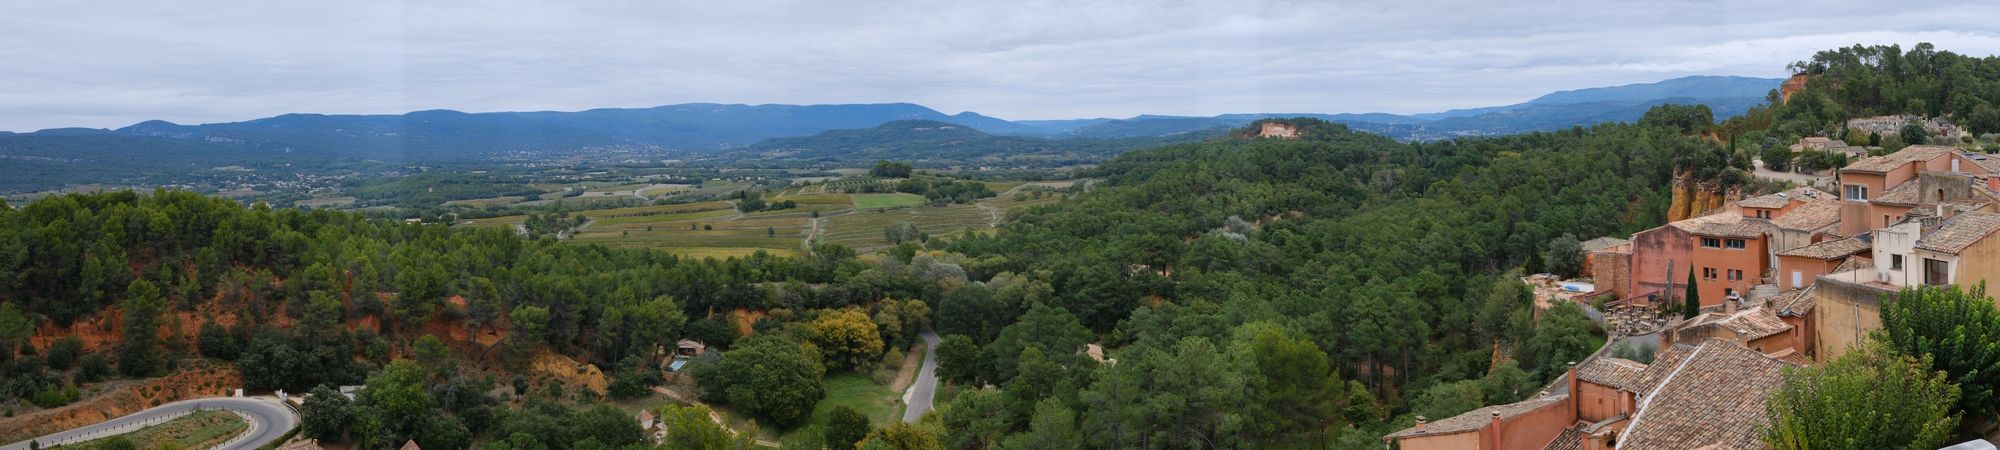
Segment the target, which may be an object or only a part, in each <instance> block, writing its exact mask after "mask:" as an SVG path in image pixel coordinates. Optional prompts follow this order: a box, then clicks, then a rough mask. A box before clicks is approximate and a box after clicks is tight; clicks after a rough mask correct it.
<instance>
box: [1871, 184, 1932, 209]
mask: <svg viewBox="0 0 2000 450" xmlns="http://www.w3.org/2000/svg"><path fill="white" fill-rule="evenodd" d="M1920 184H1921V183H1917V182H1916V180H1910V181H1905V182H1903V184H1898V185H1896V187H1892V188H1889V190H1887V191H1882V193H1881V194H1878V195H1876V196H1874V197H1871V198H1869V199H1868V202H1869V203H1882V204H1889V205H1903V206H1916V204H1917V200H1919V197H1920V196H1919V195H1917V188H1918V187H1919V185H1920Z"/></svg>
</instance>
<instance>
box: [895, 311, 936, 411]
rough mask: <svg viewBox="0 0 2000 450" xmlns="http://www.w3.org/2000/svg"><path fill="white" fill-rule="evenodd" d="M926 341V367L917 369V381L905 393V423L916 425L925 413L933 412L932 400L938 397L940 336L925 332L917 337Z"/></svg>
mask: <svg viewBox="0 0 2000 450" xmlns="http://www.w3.org/2000/svg"><path fill="white" fill-rule="evenodd" d="M917 337H918V338H922V339H923V340H924V365H923V366H921V367H918V368H917V379H916V380H914V381H912V382H910V390H909V391H907V392H904V393H903V404H904V405H909V406H908V407H906V408H903V421H904V422H908V423H916V422H917V419H922V418H923V417H924V413H926V412H930V410H931V398H932V397H936V396H937V381H938V378H937V346H938V335H937V333H932V332H929V331H925V332H924V334H920V335H917Z"/></svg>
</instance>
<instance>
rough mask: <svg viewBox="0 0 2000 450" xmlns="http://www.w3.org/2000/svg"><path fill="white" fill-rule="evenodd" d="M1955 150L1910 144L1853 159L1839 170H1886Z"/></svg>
mask: <svg viewBox="0 0 2000 450" xmlns="http://www.w3.org/2000/svg"><path fill="white" fill-rule="evenodd" d="M1955 151H1958V149H1957V148H1953V147H1944V146H1937V145H1912V146H1909V147H1904V148H1903V149H1902V150H1897V151H1896V152H1895V153H1890V154H1887V155H1882V156H1876V157H1870V158H1866V159H1862V160H1860V161H1855V162H1854V163H1853V164H1848V165H1847V167H1844V168H1841V169H1840V171H1842V172H1847V171H1858V172H1888V171H1891V170H1896V168H1898V167H1902V166H1903V165H1904V164H1909V163H1912V162H1916V161H1929V160H1930V159H1931V158H1936V157H1939V156H1944V155H1947V154H1950V153H1951V152H1955Z"/></svg>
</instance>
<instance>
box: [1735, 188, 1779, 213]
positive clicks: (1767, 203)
mask: <svg viewBox="0 0 2000 450" xmlns="http://www.w3.org/2000/svg"><path fill="white" fill-rule="evenodd" d="M1736 204H1737V205H1739V206H1742V207H1745V208H1765V209H1778V208H1783V207H1785V205H1789V204H1792V199H1791V198H1790V197H1788V196H1786V195H1785V194H1784V193H1782V192H1780V193H1776V194H1766V195H1759V196H1756V197H1750V198H1746V199H1743V201H1741V202H1737V203H1736Z"/></svg>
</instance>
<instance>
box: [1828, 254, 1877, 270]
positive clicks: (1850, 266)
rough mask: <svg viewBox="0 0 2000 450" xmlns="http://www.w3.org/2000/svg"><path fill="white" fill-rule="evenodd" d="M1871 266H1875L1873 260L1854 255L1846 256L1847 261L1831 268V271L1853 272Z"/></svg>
mask: <svg viewBox="0 0 2000 450" xmlns="http://www.w3.org/2000/svg"><path fill="white" fill-rule="evenodd" d="M1873 268H1875V260H1873V259H1868V257H1866V256H1860V255H1855V256H1849V257H1847V262H1843V263H1840V267H1835V268H1833V273H1841V272H1853V271H1856V270H1861V269H1873Z"/></svg>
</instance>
